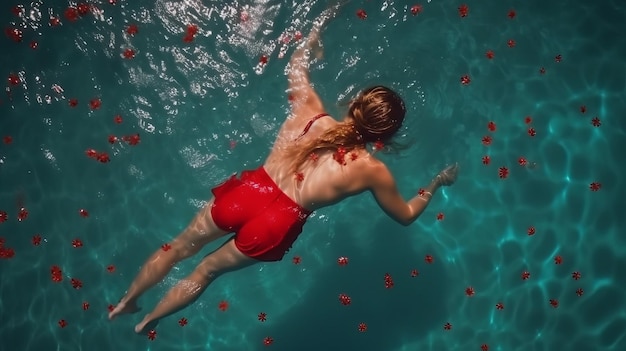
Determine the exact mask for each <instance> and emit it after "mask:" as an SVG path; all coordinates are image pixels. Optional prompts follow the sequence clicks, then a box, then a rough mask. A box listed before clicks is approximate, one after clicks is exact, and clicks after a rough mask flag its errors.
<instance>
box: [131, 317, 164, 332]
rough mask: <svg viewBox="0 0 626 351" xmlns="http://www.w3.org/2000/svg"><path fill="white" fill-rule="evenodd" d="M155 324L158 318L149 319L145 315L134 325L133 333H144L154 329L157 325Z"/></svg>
mask: <svg viewBox="0 0 626 351" xmlns="http://www.w3.org/2000/svg"><path fill="white" fill-rule="evenodd" d="M157 324H159V321H158V320H156V321H153V320H150V319H149V318H148V315H146V316H145V317H144V318H143V320H142V321H141V322H139V324H137V325H136V326H135V333H137V334H145V333H147V332H148V330H152V329H154V328H155V327H156V326H157Z"/></svg>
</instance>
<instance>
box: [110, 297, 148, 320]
mask: <svg viewBox="0 0 626 351" xmlns="http://www.w3.org/2000/svg"><path fill="white" fill-rule="evenodd" d="M139 310H141V308H139V307H138V306H137V303H136V302H135V301H128V302H121V301H120V303H118V304H117V306H115V308H114V309H113V311H111V312H109V319H113V318H115V317H117V316H118V315H120V314H127V313H136V312H139Z"/></svg>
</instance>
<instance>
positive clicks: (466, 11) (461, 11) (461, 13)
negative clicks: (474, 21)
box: [459, 4, 469, 17]
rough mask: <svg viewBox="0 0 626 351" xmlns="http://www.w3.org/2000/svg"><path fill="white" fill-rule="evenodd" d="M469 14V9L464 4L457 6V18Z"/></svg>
mask: <svg viewBox="0 0 626 351" xmlns="http://www.w3.org/2000/svg"><path fill="white" fill-rule="evenodd" d="M468 14H469V7H468V6H467V5H465V4H463V5H461V6H459V16H461V17H467V15H468Z"/></svg>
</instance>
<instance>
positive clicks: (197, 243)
mask: <svg viewBox="0 0 626 351" xmlns="http://www.w3.org/2000/svg"><path fill="white" fill-rule="evenodd" d="M214 200H215V199H214V198H212V199H211V200H209V202H208V203H207V204H206V205H205V206H204V207H203V208H202V209H200V211H198V213H197V214H196V215H195V217H194V218H193V219H192V220H191V222H190V223H189V225H187V228H185V230H183V232H182V233H180V235H178V236H177V237H176V238H175V239H174V241H172V248H174V249H178V250H182V251H185V252H186V253H188V254H195V253H197V252H198V251H200V249H202V247H203V246H204V245H206V244H208V243H210V242H212V241H213V240H215V239H219V238H221V237H223V236H224V235H226V234H228V233H229V232H228V231H225V230H222V229H220V228H219V227H218V226H217V225H216V224H215V222H214V221H213V217H212V216H211V206H212V205H213V201H214Z"/></svg>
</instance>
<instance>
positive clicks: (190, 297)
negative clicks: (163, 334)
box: [135, 239, 259, 333]
mask: <svg viewBox="0 0 626 351" xmlns="http://www.w3.org/2000/svg"><path fill="white" fill-rule="evenodd" d="M256 262H259V261H257V260H255V259H253V258H250V257H248V256H246V255H244V254H243V253H241V251H239V249H237V247H236V246H235V240H233V239H230V240H228V241H227V242H226V243H225V244H224V245H222V246H221V247H220V248H219V249H217V250H215V251H213V252H212V253H210V254H209V255H207V256H206V257H205V258H204V259H203V260H202V262H201V263H200V264H199V265H198V267H196V269H195V270H194V271H193V273H191V274H190V275H189V276H188V277H187V278H185V279H183V280H181V281H180V282H178V284H176V285H175V286H174V287H173V288H172V289H170V291H169V292H168V293H167V295H165V297H164V298H163V299H162V300H161V302H159V303H158V304H157V306H156V308H155V309H154V310H153V311H152V312H150V313H148V314H147V315H146V316H145V317H144V319H143V320H142V321H141V323H139V324H137V326H136V327H135V332H137V333H144V332H146V331H147V330H148V329H151V328H153V327H154V325H156V323H157V322H158V321H159V319H161V318H163V317H166V316H168V315H170V314H172V313H175V312H177V311H179V310H181V309H183V308H185V307H187V306H188V305H190V304H191V303H193V302H194V301H195V300H196V299H197V298H198V297H199V296H200V295H201V294H202V293H203V292H204V290H205V289H206V288H207V286H208V285H209V284H210V283H211V282H213V281H214V280H215V278H217V277H218V276H220V275H222V274H224V273H227V272H232V271H234V270H237V269H241V268H244V267H247V266H250V265H252V264H254V263H256Z"/></svg>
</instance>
